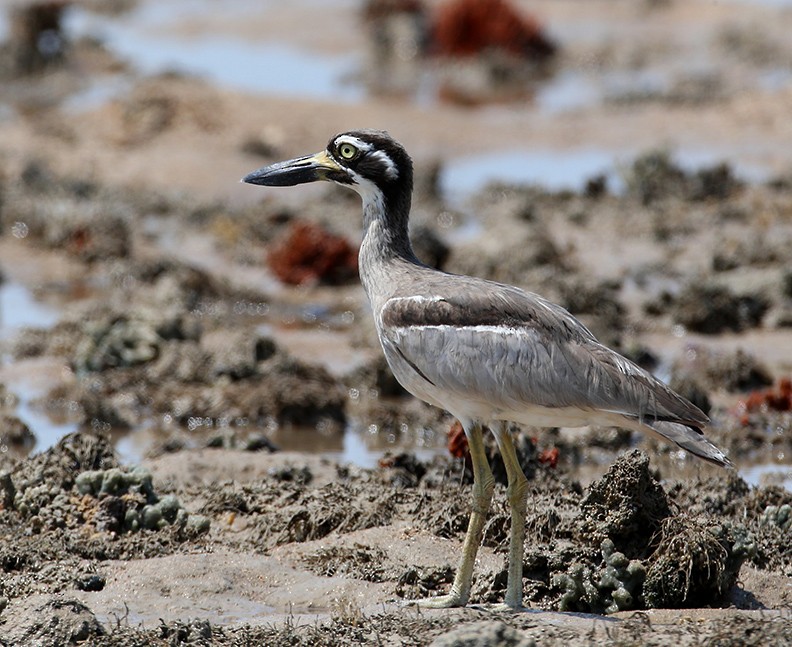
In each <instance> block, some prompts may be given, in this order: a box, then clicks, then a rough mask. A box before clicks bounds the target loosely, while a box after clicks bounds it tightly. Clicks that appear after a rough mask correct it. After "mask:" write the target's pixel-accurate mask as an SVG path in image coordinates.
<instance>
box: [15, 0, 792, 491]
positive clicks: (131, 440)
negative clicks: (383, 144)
mask: <svg viewBox="0 0 792 647" xmlns="http://www.w3.org/2000/svg"><path fill="white" fill-rule="evenodd" d="M790 33H792V2H788V1H784V0H766V1H761V0H755V1H752V2H751V1H748V0H728V1H721V2H714V1H710V0H684V1H683V0H640V1H636V0H533V1H525V0H437V1H434V0H426V1H421V0H369V1H362V0H321V1H319V0H292V1H290V2H288V3H286V2H276V1H274V0H270V1H268V0H257V1H255V2H254V1H252V0H228V1H227V2H223V3H219V2H211V1H209V0H169V1H162V0H161V1H158V2H154V1H153V0H137V1H135V0H110V1H92V0H84V1H78V0H75V1H73V2H21V1H5V2H2V3H0V43H1V44H0V343H1V344H2V359H1V361H2V365H0V404H1V405H2V407H1V408H0V456H2V458H0V460H13V459H14V457H16V458H19V457H21V456H24V455H26V454H27V453H28V452H31V451H37V450H41V449H45V448H47V447H49V446H51V445H52V444H53V443H55V442H57V440H58V439H59V438H60V437H62V436H63V435H64V434H66V433H68V432H70V431H74V430H77V429H81V428H91V429H99V430H104V431H106V432H107V433H108V434H111V435H112V437H113V438H114V440H115V441H116V443H117V448H118V450H119V452H120V453H121V456H122V458H123V459H124V460H127V461H129V462H137V461H140V460H142V459H143V458H144V457H146V456H154V455H160V454H162V453H167V452H178V451H182V450H186V449H190V448H194V447H206V446H210V447H217V448H218V449H222V448H227V449H244V450H250V451H275V450H277V449H284V450H296V451H308V452H313V453H321V454H323V455H327V456H333V457H340V458H342V459H343V460H348V461H352V462H354V463H357V464H359V465H363V466H374V465H376V464H377V462H378V461H382V460H389V459H383V458H382V457H383V455H384V454H385V452H390V453H391V455H393V454H394V453H395V454H397V455H398V452H402V451H409V452H414V453H416V454H417V455H418V456H419V457H424V458H425V457H428V456H431V455H434V454H436V453H439V452H446V451H447V447H446V445H447V433H448V432H449V430H451V434H452V440H453V438H454V436H453V427H452V425H453V421H452V420H450V419H449V418H448V417H447V416H446V415H445V414H444V413H443V412H441V411H438V410H436V409H431V408H429V407H426V406H424V405H422V404H420V403H418V402H416V401H414V400H413V399H412V398H410V397H408V396H406V395H405V394H404V393H403V392H402V391H401V390H400V388H399V387H398V385H397V384H395V382H394V381H393V378H392V377H391V376H390V375H389V372H388V369H387V367H386V366H385V365H384V363H383V360H382V359H381V354H380V351H379V349H378V346H377V341H376V337H375V335H374V332H373V325H372V323H371V321H370V312H369V311H368V306H367V304H366V302H365V299H364V296H363V294H362V290H361V288H360V287H359V285H358V282H357V265H356V252H357V246H358V244H359V241H360V213H359V201H358V198H357V196H355V195H353V194H351V193H350V194H349V195H347V193H344V192H342V191H341V190H340V189H337V188H335V187H330V186H307V187H301V188H299V189H293V190H289V191H285V190H284V191H276V190H264V189H260V188H257V187H250V186H246V185H241V184H240V183H239V178H240V177H242V176H243V175H245V174H246V173H247V172H249V171H251V170H253V169H254V168H257V167H259V166H263V165H265V164H268V163H271V162H274V161H278V160H280V159H285V158H291V157H294V156H297V155H301V154H307V153H312V152H315V151H318V150H320V149H322V148H324V146H325V144H326V142H327V141H328V139H329V138H330V137H331V136H332V135H334V134H335V133H337V132H340V131H343V130H346V129H351V128H361V127H373V128H381V129H386V130H388V131H389V132H390V133H391V134H392V135H393V136H394V137H396V138H397V139H398V140H399V141H401V142H402V143H403V144H404V145H405V146H406V148H407V150H408V151H409V152H410V153H411V155H412V156H413V158H414V160H415V163H416V198H415V207H414V215H413V237H414V240H415V244H416V247H417V250H418V253H419V255H420V256H421V257H422V258H423V259H424V260H425V261H426V262H429V263H431V264H433V265H435V266H437V267H441V268H443V269H447V270H449V271H453V272H465V273H474V274H477V275H480V276H485V277H488V278H493V279H496V280H502V281H505V282H509V283H514V284H518V285H521V286H523V287H526V288H527V289H530V290H533V291H536V292H539V293H541V294H543V295H545V296H548V297H550V298H553V299H555V300H557V301H559V302H561V303H562V304H563V305H565V306H566V307H567V308H569V309H570V310H571V311H572V312H573V313H575V314H576V315H578V316H579V317H580V318H581V319H583V320H584V322H585V323H586V324H587V325H589V326H590V327H591V328H592V329H593V330H594V332H595V333H596V334H597V335H598V336H599V337H600V338H601V339H602V340H603V341H604V342H606V343H608V344H611V345H614V346H616V347H618V348H619V349H620V350H621V351H622V352H624V353H626V354H627V355H629V356H630V357H632V358H633V359H634V360H636V361H639V362H640V363H641V364H643V365H644V366H646V367H647V368H649V369H650V370H653V371H654V372H656V373H657V374H658V375H660V376H661V377H662V378H663V379H665V380H667V381H669V382H671V383H672V385H673V386H674V387H675V388H678V389H680V390H681V391H682V392H683V393H684V394H685V395H686V396H687V397H689V398H691V399H693V400H694V401H695V402H696V403H697V404H699V406H702V407H703V408H705V409H707V410H708V411H709V412H710V414H711V415H712V416H713V419H714V420H715V422H716V430H715V431H714V432H713V438H714V440H715V441H716V442H718V443H720V444H721V445H722V446H723V447H725V448H726V449H727V450H730V452H731V454H732V455H738V456H739V458H740V461H741V462H742V469H743V475H744V476H745V477H746V478H748V479H749V480H750V481H752V482H758V481H759V480H761V479H770V480H774V481H777V482H780V483H783V484H785V486H786V487H788V488H789V487H792V472H790V469H789V463H790V458H791V457H792V433H791V432H790V413H789V410H790V409H792V388H790V384H789V381H788V378H789V376H790V375H791V374H792V147H790V142H792V120H790V118H789V115H790V111H791V110H792V40H791V39H790V38H789V34H790ZM526 434H527V436H528V437H534V436H538V438H539V440H538V446H539V449H540V450H541V452H543V455H544V456H545V459H546V460H548V461H551V460H560V461H562V462H565V463H566V464H568V465H570V466H577V465H579V464H581V463H587V464H593V465H595V466H596V465H600V464H606V462H607V460H608V459H607V458H606V455H607V453H608V452H612V451H613V450H614V449H620V448H624V447H629V446H631V445H633V444H636V443H638V442H640V441H639V440H638V439H634V438H632V437H631V436H630V435H629V434H626V435H625V434H624V433H623V432H620V431H617V430H589V431H584V432H575V433H574V434H569V433H566V432H565V430H554V431H551V432H549V433H546V434H544V435H541V434H539V433H538V432H536V431H534V430H527V431H526ZM452 445H453V442H452ZM460 451H461V450H460ZM662 451H663V452H665V456H666V457H667V459H668V460H669V461H670V462H672V463H675V464H683V463H684V460H685V459H684V458H683V457H682V456H680V455H678V453H675V452H673V451H672V450H671V449H670V448H664V449H663V450H662Z"/></svg>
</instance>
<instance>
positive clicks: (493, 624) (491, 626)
mask: <svg viewBox="0 0 792 647" xmlns="http://www.w3.org/2000/svg"><path fill="white" fill-rule="evenodd" d="M429 645H430V647H491V646H492V645H497V646H498V647H535V646H536V642H534V641H533V640H531V639H530V638H528V637H527V636H524V635H523V634H521V633H520V632H519V631H517V630H516V629H515V628H514V627H510V626H509V625H507V624H506V623H505V622H503V621H501V620H484V621H482V622H474V623H471V624H468V625H464V626H462V627H459V628H457V629H453V630H452V631H449V632H448V633H446V634H443V635H442V636H438V637H437V638H435V639H434V640H433V641H432V642H431V643H429Z"/></svg>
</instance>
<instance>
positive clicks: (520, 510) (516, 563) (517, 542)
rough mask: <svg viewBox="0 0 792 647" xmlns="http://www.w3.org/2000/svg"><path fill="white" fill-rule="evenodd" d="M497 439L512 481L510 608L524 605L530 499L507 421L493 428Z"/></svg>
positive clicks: (510, 490) (507, 590)
mask: <svg viewBox="0 0 792 647" xmlns="http://www.w3.org/2000/svg"><path fill="white" fill-rule="evenodd" d="M492 431H493V433H494V434H495V439H496V440H497V441H498V449H500V453H501V456H502V457H503V464H504V465H505V466H506V476H507V478H508V481H509V484H508V487H507V488H506V496H507V497H508V499H509V507H510V509H511V532H510V534H509V576H508V580H507V582H506V599H505V600H504V602H505V604H506V606H507V607H509V608H511V609H520V608H522V594H523V588H522V587H523V582H522V570H523V550H524V547H523V544H524V542H525V507H526V502H527V499H528V479H526V478H525V474H523V471H522V467H520V462H519V461H518V460H517V453H516V452H515V451H514V443H513V442H512V437H511V434H510V433H509V431H508V430H507V429H506V425H505V424H504V423H498V424H497V425H495V426H493V428H492Z"/></svg>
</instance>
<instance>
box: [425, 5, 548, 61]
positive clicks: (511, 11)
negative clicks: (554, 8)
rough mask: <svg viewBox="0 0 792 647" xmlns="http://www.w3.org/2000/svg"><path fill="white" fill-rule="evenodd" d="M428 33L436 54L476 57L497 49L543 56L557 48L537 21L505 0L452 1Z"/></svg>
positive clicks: (443, 7) (511, 52)
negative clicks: (430, 35) (522, 13)
mask: <svg viewBox="0 0 792 647" xmlns="http://www.w3.org/2000/svg"><path fill="white" fill-rule="evenodd" d="M431 34H432V49H433V52H434V53H435V54H437V55H439V56H475V55H476V54H479V53H480V52H483V51H485V50H487V49H495V48H498V49H502V50H504V51H506V52H508V53H510V54H514V55H516V56H521V57H526V58H534V59H543V58H547V57H549V56H551V55H552V54H554V53H555V50H556V46H555V44H554V43H553V42H552V41H551V40H550V39H549V38H548V37H547V35H546V34H545V33H544V30H543V29H542V27H541V25H540V24H539V22H538V21H537V20H536V19H534V18H533V17H530V16H523V15H521V14H520V13H519V12H518V11H517V9H515V8H514V7H513V6H512V5H511V3H509V2H508V1H507V0H452V1H451V2H448V3H446V4H445V5H443V6H442V7H440V8H439V9H438V10H437V13H436V14H435V17H434V21H433V24H432V29H431Z"/></svg>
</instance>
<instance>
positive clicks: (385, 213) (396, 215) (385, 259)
mask: <svg viewBox="0 0 792 647" xmlns="http://www.w3.org/2000/svg"><path fill="white" fill-rule="evenodd" d="M409 214H410V196H409V195H407V196H406V197H405V196H401V199H400V200H393V199H390V200H389V199H388V198H387V197H385V196H383V194H381V193H372V194H371V195H364V196H363V242H362V243H361V245H360V254H359V257H358V266H359V268H360V279H361V281H362V283H363V287H364V288H365V289H366V292H367V293H368V295H369V298H372V296H373V292H372V291H373V289H374V287H375V286H377V285H378V286H383V285H384V284H386V283H387V277H388V275H389V274H390V272H389V270H388V268H387V267H386V266H388V265H392V264H397V265H398V264H402V263H409V264H418V263H419V261H418V259H417V258H416V256H415V253H414V252H413V249H412V245H411V243H410V236H409V224H408V223H409ZM375 277H376V278H375Z"/></svg>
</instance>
